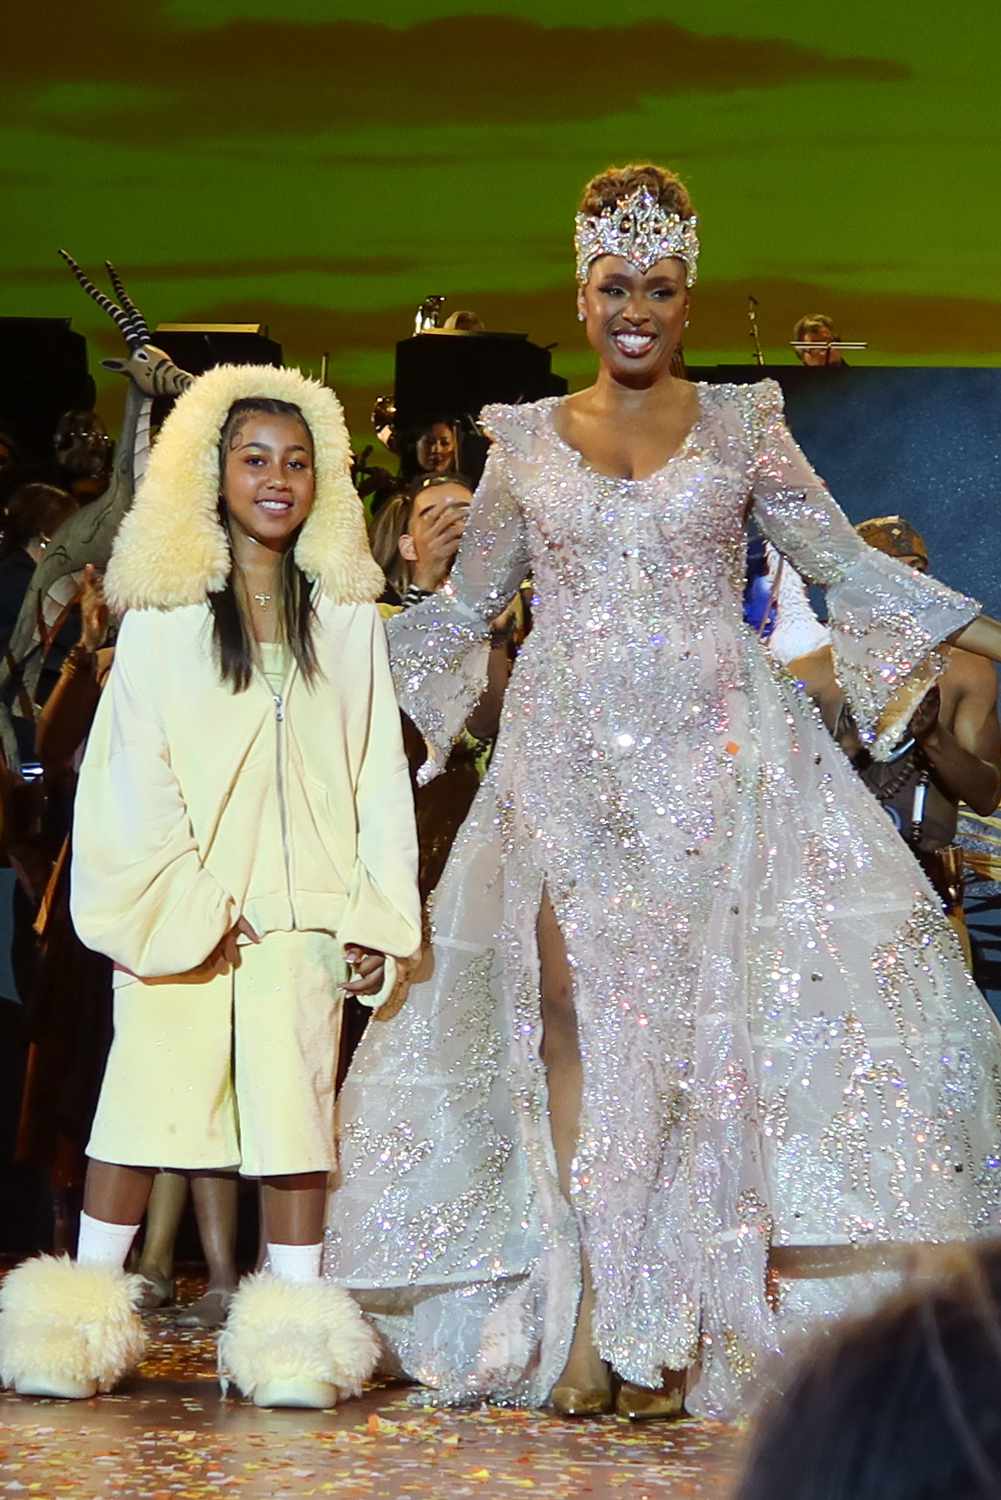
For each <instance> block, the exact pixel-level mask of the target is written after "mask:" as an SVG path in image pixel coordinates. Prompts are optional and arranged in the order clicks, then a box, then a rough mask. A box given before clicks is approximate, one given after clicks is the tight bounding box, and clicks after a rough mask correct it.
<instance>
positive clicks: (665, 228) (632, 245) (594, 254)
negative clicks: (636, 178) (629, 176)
mask: <svg viewBox="0 0 1001 1500" xmlns="http://www.w3.org/2000/svg"><path fill="white" fill-rule="evenodd" d="M698 222H699V221H698V217H697V216H696V215H695V214H692V216H691V218H690V219H683V218H682V217H681V215H680V214H669V213H665V212H664V210H663V209H662V208H661V206H660V204H659V203H658V202H657V199H656V198H655V197H654V196H653V194H652V193H651V192H650V190H649V188H647V187H639V188H637V189H636V190H635V192H633V193H630V195H629V197H628V198H620V199H619V201H618V203H612V204H609V206H608V208H605V209H602V211H601V213H600V214H578V215H577V217H576V219H575V220H574V224H575V229H574V248H575V250H576V252H577V280H578V281H579V282H580V284H581V286H583V285H584V282H585V281H586V280H587V273H588V271H590V269H591V262H592V261H594V260H597V258H598V256H599V255H621V256H623V257H624V258H625V259H626V260H628V261H630V262H631V264H632V265H634V266H638V267H639V269H640V270H641V271H643V272H644V273H645V272H647V271H649V269H650V267H651V266H654V265H656V264H657V262H658V261H659V260H667V259H669V258H670V257H671V256H677V258H678V259H679V260H683V261H684V262H685V267H686V270H687V275H686V277H685V283H686V285H687V286H694V285H695V278H696V276H697V274H698V263H699V236H698V234H697V232H696V226H697V225H698Z"/></svg>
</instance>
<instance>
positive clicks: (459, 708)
mask: <svg viewBox="0 0 1001 1500" xmlns="http://www.w3.org/2000/svg"><path fill="white" fill-rule="evenodd" d="M528 569H529V562H528V549H527V543H526V540H525V526H524V520H523V517H522V513H521V509H520V507H519V505H518V502H517V499H516V497H515V494H514V489H513V484H512V480H511V474H510V470H509V466H508V462H507V459H506V456H505V453H504V449H503V446H502V444H501V443H500V442H495V443H494V445H493V447H492V448H491V450H490V453H489V455H488V457H487V462H486V467H485V468H484V470H483V478H482V479H481V480H480V483H479V485H478V486H477V490H476V494H475V496H474V497H473V504H472V507H471V509H470V514H469V521H468V524H467V526H466V531H465V535H464V536H463V538H462V545H461V547H460V548H459V555H458V557H457V558H456V560H455V566H454V568H453V569H452V576H451V578H450V579H449V581H448V583H447V584H446V585H445V587H444V588H443V589H440V590H439V591H438V593H436V594H432V596H431V598H430V599H425V600H424V602H423V603H422V604H418V605H416V606H415V607H414V608H412V609H407V610H404V611H403V612H402V613H400V614H398V615H394V617H393V618H392V619H391V620H390V621H388V623H387V626H386V633H387V635H388V637H389V651H390V661H391V664H392V669H393V681H394V682H395V684H396V691H397V694H398V696H399V700H400V707H401V708H402V709H403V710H404V712H405V713H406V714H407V715H408V716H409V717H410V718H411V719H412V720H413V722H414V723H415V724H416V725H417V728H418V729H419V730H420V732H421V734H423V735H424V737H425V739H426V740H427V742H428V749H429V758H428V761H427V763H426V764H425V766H424V767H423V768H422V771H421V776H420V779H421V780H422V781H428V780H430V779H431V777H433V776H435V775H437V773H438V772H439V771H440V770H441V769H442V767H443V766H444V763H445V761H446V759H447V758H448V752H449V749H450V747H451V744H452V741H453V740H454V739H455V738H456V736H457V735H458V734H460V733H461V731H462V727H463V725H464V724H465V722H466V720H467V718H468V717H469V715H470V713H471V712H472V710H473V708H474V707H475V705H476V703H477V701H478V699H479V697H480V695H481V694H482V692H483V690H484V688H485V686H486V680H487V657H488V655H489V651H490V622H491V621H492V620H493V619H495V617H496V616H497V615H499V614H500V612H501V610H502V609H503V608H504V607H505V605H506V604H508V603H509V601H510V600H511V599H512V598H513V597H514V595H515V593H516V592H517V590H518V587H519V585H520V584H521V582H522V580H523V579H524V577H525V575H526V573H527V572H528Z"/></svg>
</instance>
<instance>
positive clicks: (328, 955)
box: [87, 932, 348, 1177]
mask: <svg viewBox="0 0 1001 1500" xmlns="http://www.w3.org/2000/svg"><path fill="white" fill-rule="evenodd" d="M347 977H348V969H347V965H346V964H345V962H344V958H343V956H342V954H341V949H340V944H339V943H338V942H337V939H336V938H334V937H332V936H331V935H330V934H329V933H325V932H269V933H268V934H267V936H266V937H265V938H264V939H263V940H262V941H261V942H260V943H248V944H246V945H245V946H241V948H240V950H239V961H238V963H237V964H236V966H235V967H234V968H232V969H228V970H226V971H224V972H222V973H219V972H215V973H212V974H211V975H210V974H207V973H206V972H205V971H204V970H193V971H192V972H191V973H190V974H184V975H180V976H178V975H172V976H171V977H170V978H167V979H136V978H134V977H133V976H132V975H131V974H123V973H119V972H118V971H116V972H115V1007H114V1009H115V1035H114V1041H113V1042H112V1046H111V1052H110V1054H109V1056H108V1065H107V1068H106V1070H105V1074H104V1082H103V1084H102V1086H101V1097H100V1100H99V1101H98V1106H97V1113H96V1115H95V1117H94V1126H93V1130H92V1132H91V1137H90V1141H89V1143H88V1145H87V1154H88V1156H93V1157H96V1158H97V1159H98V1160H99V1161H107V1162H114V1163H116V1164H118V1165H121V1166H134V1167H175V1168H179V1169H184V1168H187V1169H190V1170H197V1169H209V1168H224V1167H236V1168H238V1169H239V1170H240V1171H241V1172H242V1173H243V1174H244V1175H245V1176H247V1177H271V1176H282V1175H285V1174H287V1173H292V1172H326V1171H329V1170H330V1169H331V1168H332V1167H333V1165H334V1087H335V1080H336V1076H337V1055H338V1048H339V1045H340V1032H341V997H340V993H339V986H340V985H341V984H343V983H344V981H345V980H346V978H347Z"/></svg>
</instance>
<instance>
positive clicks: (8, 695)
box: [0, 250, 194, 765]
mask: <svg viewBox="0 0 1001 1500" xmlns="http://www.w3.org/2000/svg"><path fill="white" fill-rule="evenodd" d="M59 254H60V255H61V256H62V258H63V260H64V261H65V262H66V264H67V265H68V266H69V268H70V270H71V271H72V272H73V275H74V276H75V277H76V279H77V281H78V282H79V283H80V285H81V286H82V287H83V289H84V291H85V292H86V293H87V295H88V297H91V298H92V299H93V301H95V302H96V303H97V305H98V307H100V308H102V309H103V311H104V312H106V313H107V314H108V316H109V317H110V318H111V320H112V322H113V323H114V324H115V326H116V327H117V328H118V330H119V332H120V333H121V334H122V337H123V338H124V340H125V343H126V347H127V349H128V355H127V357H126V358H125V359H105V360H102V361H101V363H102V365H103V366H104V368H105V369H106V370H114V371H117V372H118V373H119V374H121V375H125V376H126V377H127V378H128V387H127V389H126V394H125V415H124V418H123V421H122V428H121V434H120V436H119V439H118V447H117V449H116V453H115V464H114V468H113V470H112V475H111V482H110V484H109V485H108V488H107V489H106V490H105V492H104V494H103V495H101V496H100V498H99V499H97V500H94V501H92V502H91V503H90V504H89V505H86V506H84V507H83V508H82V509H81V510H79V511H77V513H76V514H75V515H74V516H71V517H70V519H69V520H68V521H67V522H66V523H65V525H63V526H61V527H60V528H59V530H58V531H57V532H56V534H55V536H54V537H53V538H52V541H51V542H50V543H49V546H48V548H47V550H46V553H45V556H44V557H43V558H42V560H41V562H40V563H39V564H38V566H37V567H36V569H35V572H34V575H33V577H32V580H31V585H30V587H29V589H28V592H27V594H26V595H25V598H24V603H23V604H22V606H21V612H20V614H19V615H18V618H17V624H16V625H15V626H14V630H13V632H12V634H11V637H10V642H9V644H8V648H7V656H6V658H5V659H3V660H0V744H2V748H3V752H4V754H5V755H6V757H7V760H8V762H9V763H10V764H12V765H17V763H18V755H17V747H16V743H15V739H14V730H13V724H12V721H11V714H12V705H13V702H14V699H15V695H16V697H17V700H18V702H19V703H20V705H21V711H22V712H23V711H24V705H25V704H26V703H28V702H30V701H32V700H33V698H34V693H35V689H36V688H37V685H38V677H39V673H40V672H41V669H42V662H43V661H44V659H45V654H46V651H47V650H48V647H49V644H50V632H52V631H53V627H54V626H55V625H56V623H57V622H58V620H59V619H60V617H61V616H63V615H64V614H65V612H66V609H67V606H68V605H71V604H72V603H73V601H74V598H75V597H76V596H77V594H78V592H79V581H80V577H81V575H82V573H83V570H84V568H85V566H86V565H87V563H93V564H94V566H95V567H97V568H103V567H105V565H106V564H107V562H108V559H109V558H110V556H111V547H112V543H113V542H114V540H115V533H116V532H117V531H118V527H119V525H120V524H121V521H122V517H123V516H124V515H125V513H126V512H127V511H128V509H129V506H130V505H131V504H132V497H133V495H134V494H135V491H136V486H137V485H138V484H139V481H140V480H141V479H142V477H143V474H144V473H145V470H146V460H147V458H148V456H149V448H150V414H151V412H152V408H153V399H154V397H156V396H179V395H181V393H182V392H183V391H186V390H187V388H188V386H189V385H190V384H191V382H192V380H193V379H194V376H192V375H189V374H188V372H187V371H186V370H181V369H179V368H178V366H177V365H175V364H174V362H173V360H172V359H171V358H170V355H169V354H165V353H164V351H163V350H162V349H158V348H157V347H156V345H155V344H153V343H152V342H151V340H150V332H149V327H148V325H147V323H146V319H145V318H144V316H143V314H142V313H141V312H140V310H139V308H138V307H137V306H136V304H135V303H134V302H133V301H132V298H131V297H130V296H129V294H128V292H127V290H126V288H125V284H124V282H123V281H122V278H121V277H120V276H119V274H118V272H117V271H116V270H115V268H114V266H113V265H112V264H111V263H110V261H106V262H105V265H106V267H107V271H108V277H109V279H110V281H111V285H112V288H113V290H114V292H115V295H116V296H117V298H118V301H117V302H113V301H112V300H111V298H110V297H106V296H105V295H104V293H103V292H102V291H101V290H100V289H99V288H98V287H96V286H95V285H94V283H93V282H92V281H91V280H90V278H89V277H88V276H86V275H85V273H84V271H83V270H82V268H81V267H80V266H79V265H78V264H77V262H76V261H75V260H74V259H73V257H72V255H69V254H68V253H67V252H66V251H65V250H60V252H59Z"/></svg>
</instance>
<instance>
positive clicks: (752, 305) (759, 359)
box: [747, 292, 765, 365]
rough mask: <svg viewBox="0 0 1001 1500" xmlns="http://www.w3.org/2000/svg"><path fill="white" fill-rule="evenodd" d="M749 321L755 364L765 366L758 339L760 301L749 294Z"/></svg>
mask: <svg viewBox="0 0 1001 1500" xmlns="http://www.w3.org/2000/svg"><path fill="white" fill-rule="evenodd" d="M747 320H748V322H749V323H750V325H751V343H752V344H753V345H754V362H755V364H756V365H763V364H764V362H765V356H764V355H763V354H762V352H761V340H760V338H759V337H758V299H757V297H755V296H754V295H753V294H752V293H750V292H748V294H747Z"/></svg>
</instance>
